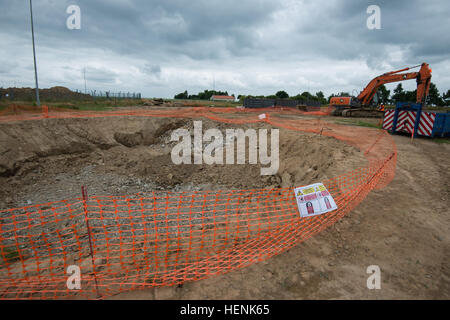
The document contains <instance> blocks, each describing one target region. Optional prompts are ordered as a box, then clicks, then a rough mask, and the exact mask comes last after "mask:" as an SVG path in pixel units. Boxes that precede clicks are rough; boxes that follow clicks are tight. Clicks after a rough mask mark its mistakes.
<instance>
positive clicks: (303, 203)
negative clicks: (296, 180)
mask: <svg viewBox="0 0 450 320" xmlns="http://www.w3.org/2000/svg"><path fill="white" fill-rule="evenodd" d="M294 192H295V199H296V200H297V205H298V210H299V211H300V216H301V217H303V218H304V217H311V216H316V215H319V214H324V213H327V212H330V211H333V210H336V209H337V205H336V203H335V202H334V199H333V197H332V196H331V194H330V193H329V192H328V190H327V188H325V186H324V185H323V183H316V184H312V185H310V186H305V187H300V188H296V189H295V190H294Z"/></svg>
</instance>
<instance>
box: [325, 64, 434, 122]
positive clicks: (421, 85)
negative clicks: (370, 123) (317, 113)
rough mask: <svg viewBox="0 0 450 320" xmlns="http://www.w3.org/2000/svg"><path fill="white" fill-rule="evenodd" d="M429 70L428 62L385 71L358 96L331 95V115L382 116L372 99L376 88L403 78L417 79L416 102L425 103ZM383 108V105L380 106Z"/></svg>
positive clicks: (429, 76)
mask: <svg viewBox="0 0 450 320" xmlns="http://www.w3.org/2000/svg"><path fill="white" fill-rule="evenodd" d="M418 67H420V70H419V71H418V72H407V73H401V72H404V71H408V70H411V69H414V68H418ZM431 72H432V70H431V69H430V67H429V65H428V63H422V64H421V65H418V66H415V67H410V68H404V69H401V70H397V71H392V72H387V73H385V74H383V75H381V76H378V77H376V78H374V79H373V80H372V81H370V82H369V84H368V85H367V86H366V87H365V88H364V90H363V91H361V93H360V94H359V96H358V97H333V98H331V100H330V106H333V107H335V110H334V111H333V115H335V116H344V117H377V118H378V117H383V115H384V110H379V109H377V107H378V105H377V103H376V102H375V101H374V100H377V99H374V96H375V95H376V93H377V90H378V88H379V87H380V86H381V85H383V84H386V83H391V82H399V81H405V80H412V79H416V81H417V98H416V103H422V104H425V100H426V98H427V96H428V92H429V90H430V83H431ZM382 108H384V106H382Z"/></svg>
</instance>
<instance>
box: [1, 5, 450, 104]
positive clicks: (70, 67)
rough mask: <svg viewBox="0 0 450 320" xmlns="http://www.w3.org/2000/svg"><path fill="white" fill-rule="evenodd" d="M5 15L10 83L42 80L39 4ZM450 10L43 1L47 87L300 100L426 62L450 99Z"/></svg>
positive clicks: (6, 9)
mask: <svg viewBox="0 0 450 320" xmlns="http://www.w3.org/2000/svg"><path fill="white" fill-rule="evenodd" d="M72 4H75V5H78V6H80V8H81V15H82V17H81V30H68V29H67V28H66V19H67V17H68V14H67V13H66V9H67V7H68V6H69V5H72ZM372 4H375V5H378V6H380V8H381V19H382V29H381V30H369V29H368V28H367V27H366V19H367V17H368V14H367V13H366V9H367V7H368V6H369V5H372ZM0 7H1V10H0V36H1V37H2V47H0V74H1V76H2V78H4V79H2V80H12V79H14V80H15V79H16V77H17V75H18V74H21V72H22V73H24V74H25V73H26V74H27V79H30V80H29V81H31V80H32V75H31V74H28V73H27V72H24V71H25V70H32V64H30V61H29V57H30V53H31V51H30V50H31V49H30V34H29V29H30V21H29V7H28V1H15V0H0ZM449 8H450V4H449V3H448V1H445V0H441V1H437V0H429V1H420V0H397V1H392V0H389V1H388V0H380V1H365V0H363V1H360V0H358V1H338V0H329V1H302V0H283V1H272V0H227V1H223V0H221V1H217V0H197V1H195V0H194V1H181V0H171V1H170V0H151V1H148V0H147V1H144V0H96V1H92V0H91V1H88V0H70V1H62V0H34V1H33V9H34V15H35V30H36V40H37V52H38V59H39V62H40V64H39V65H40V66H39V71H40V73H41V74H42V76H41V77H42V79H43V80H42V83H44V84H45V83H48V84H49V85H50V84H51V83H50V82H51V81H57V82H58V83H66V84H67V85H68V86H72V87H77V86H78V87H79V86H80V85H81V84H82V80H81V77H80V74H81V72H82V69H83V68H84V67H85V66H87V68H88V70H90V71H89V72H88V73H89V82H90V84H91V85H93V86H94V85H95V86H101V85H102V84H104V85H105V87H108V88H109V86H110V85H111V84H113V83H117V84H118V85H121V86H126V85H130V86H141V87H138V88H137V89H136V90H143V91H145V90H149V92H150V91H152V89H151V88H152V87H155V90H161V87H163V88H165V89H164V90H166V91H164V92H161V95H164V96H172V95H173V93H175V92H176V91H178V90H182V89H183V88H187V87H189V88H192V90H202V89H205V86H209V85H210V84H211V83H212V77H213V73H214V74H216V75H217V81H216V83H217V84H218V85H221V86H223V88H222V89H225V90H226V89H229V91H231V90H243V91H247V92H237V93H251V92H255V93H258V92H259V93H265V94H269V93H273V92H266V90H273V91H275V90H276V89H283V88H286V89H287V90H291V91H294V92H292V93H297V92H300V91H303V90H306V89H307V88H305V87H301V86H305V85H306V84H307V85H308V87H309V86H310V85H311V86H312V87H313V88H312V89H311V90H317V91H318V90H323V91H326V92H328V93H330V91H336V90H339V89H341V86H344V87H345V86H347V87H345V88H342V90H348V88H360V87H361V86H362V85H364V84H365V83H366V82H367V81H368V80H369V76H372V75H376V74H379V73H382V72H385V71H389V68H396V67H403V66H408V65H412V64H419V63H421V62H423V61H426V62H429V63H430V64H432V65H436V66H438V68H434V70H435V74H434V76H435V79H436V80H439V81H440V82H441V83H438V87H440V88H442V89H445V88H447V87H450V77H449V76H448V75H447V74H448V71H449V70H448V63H449V59H450V56H449V50H448V43H450V35H449V33H448V32H447V30H449V29H450V21H449V16H450V10H449ZM343 68H347V69H349V70H348V71H347V72H343ZM386 69H387V70H386ZM27 81H28V80H27ZM311 83H312V84H311ZM271 88H273V89H271ZM263 91H264V92H263ZM151 95H152V96H154V95H156V94H155V93H154V92H152V93H151Z"/></svg>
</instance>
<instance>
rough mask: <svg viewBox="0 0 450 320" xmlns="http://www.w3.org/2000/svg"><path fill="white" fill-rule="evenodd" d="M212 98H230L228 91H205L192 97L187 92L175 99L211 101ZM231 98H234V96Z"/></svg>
mask: <svg viewBox="0 0 450 320" xmlns="http://www.w3.org/2000/svg"><path fill="white" fill-rule="evenodd" d="M212 96H228V91H215V90H205V91H203V92H199V93H197V94H192V95H190V94H189V93H188V92H187V90H185V91H184V92H181V93H179V94H176V95H175V96H174V99H183V100H209V99H211V97H212ZM231 96H233V97H234V94H232V95H231Z"/></svg>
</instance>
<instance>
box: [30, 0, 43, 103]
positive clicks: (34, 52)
mask: <svg viewBox="0 0 450 320" xmlns="http://www.w3.org/2000/svg"><path fill="white" fill-rule="evenodd" d="M30 16H31V38H32V39H33V58H34V79H35V81H36V103H37V106H38V107H40V106H41V101H40V100H39V84H38V76H37V67H36V49H35V46H34V26H33V5H32V4H31V0H30Z"/></svg>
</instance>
